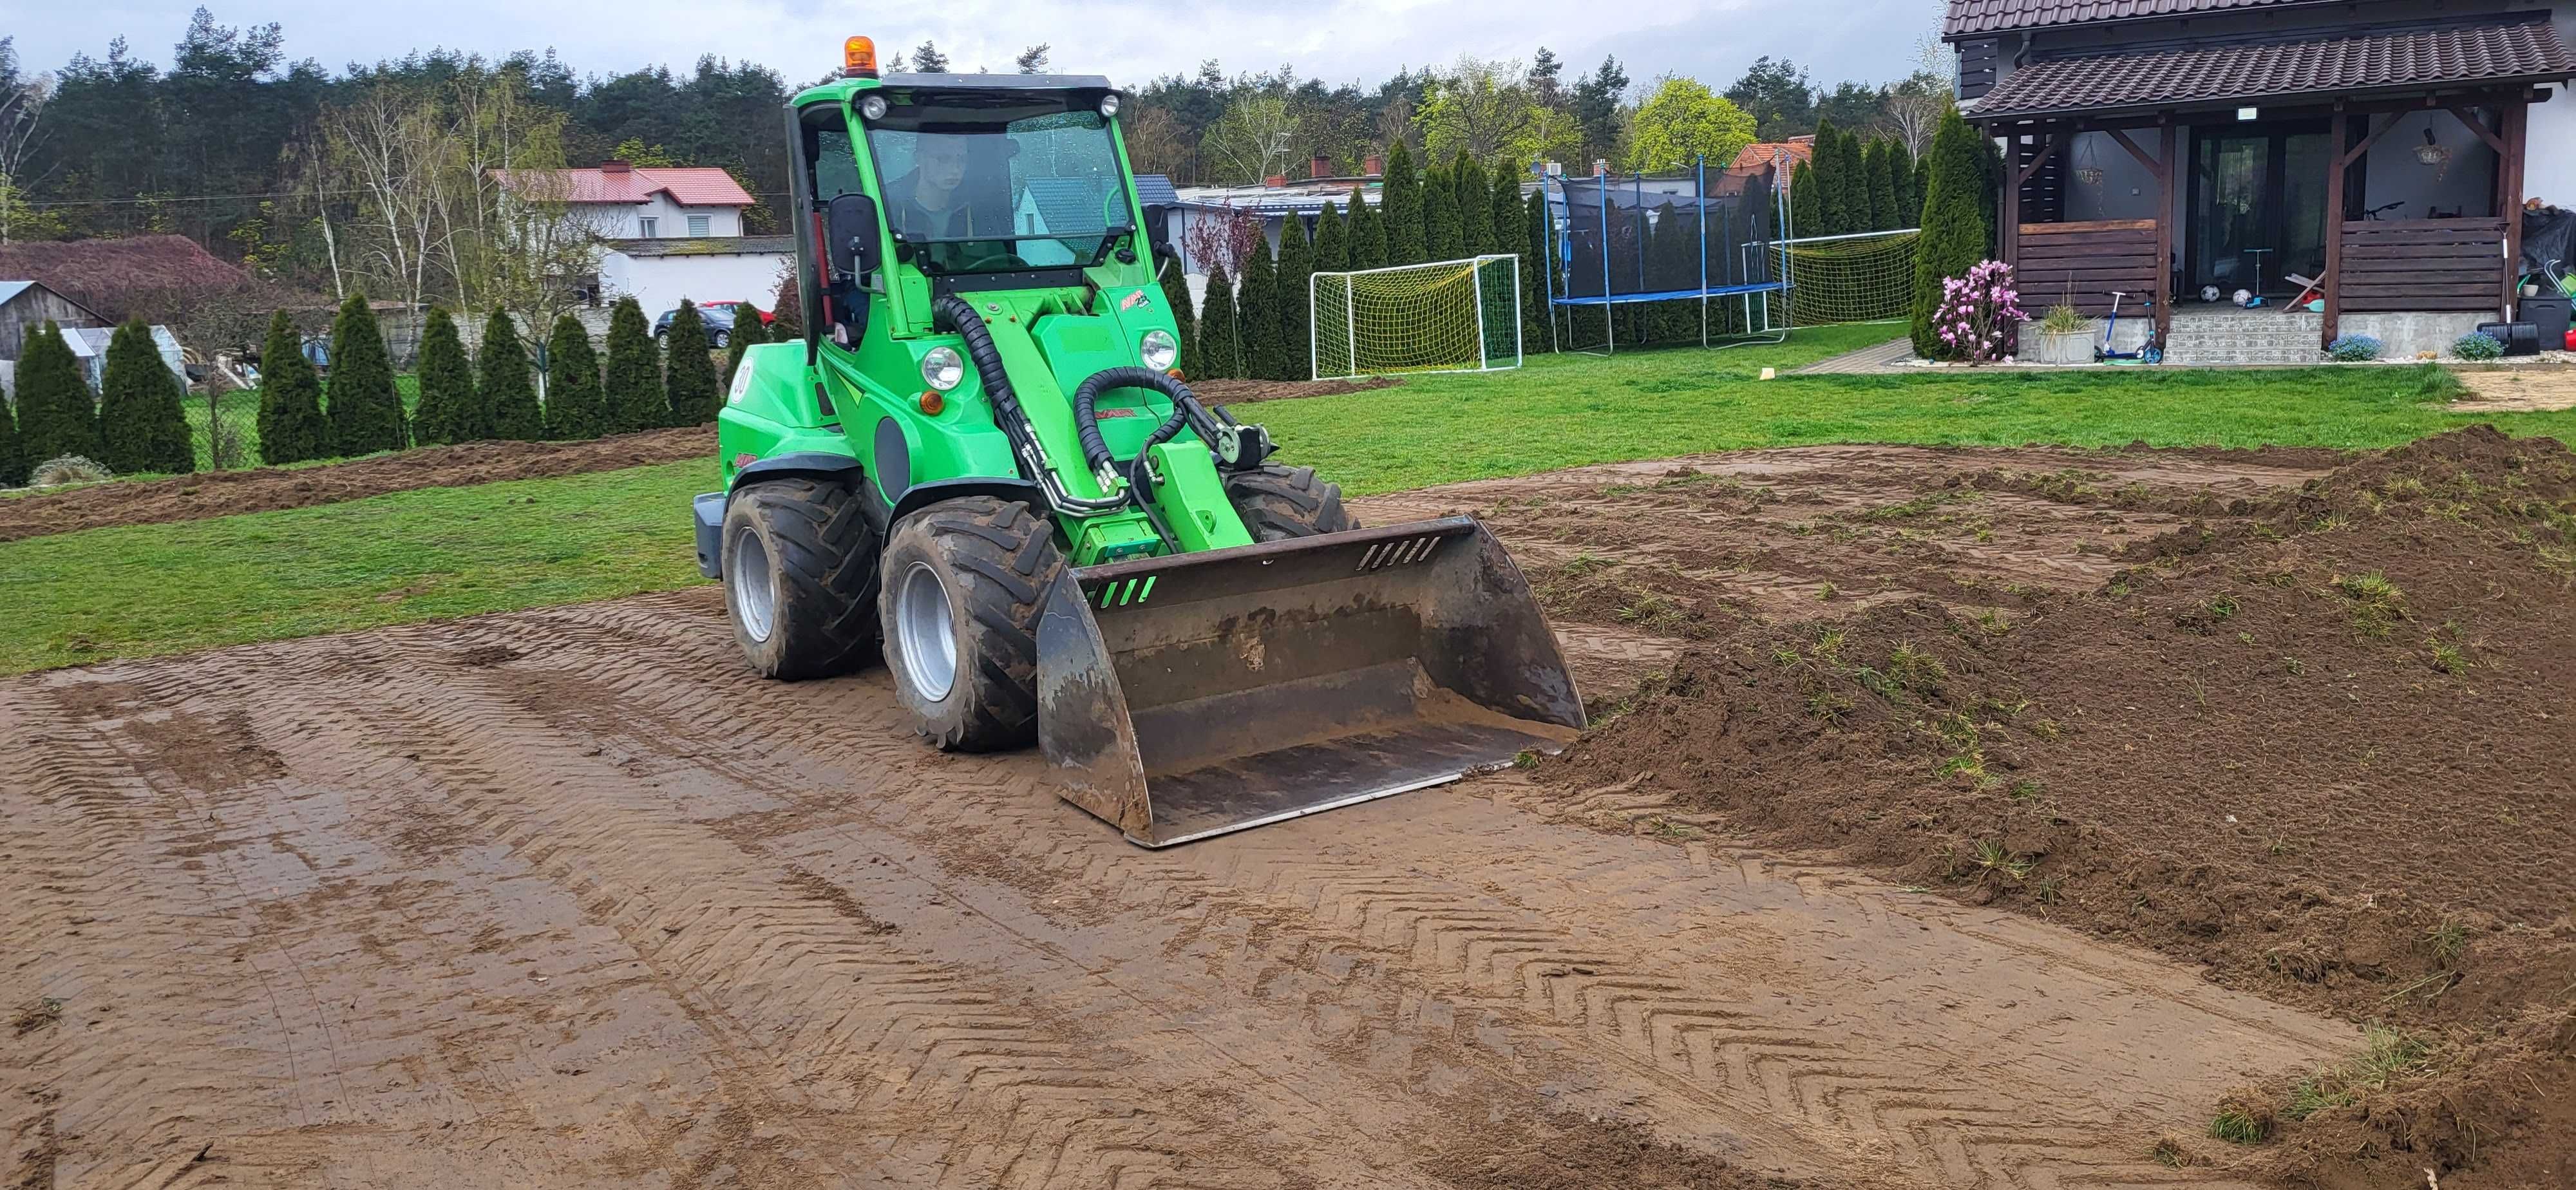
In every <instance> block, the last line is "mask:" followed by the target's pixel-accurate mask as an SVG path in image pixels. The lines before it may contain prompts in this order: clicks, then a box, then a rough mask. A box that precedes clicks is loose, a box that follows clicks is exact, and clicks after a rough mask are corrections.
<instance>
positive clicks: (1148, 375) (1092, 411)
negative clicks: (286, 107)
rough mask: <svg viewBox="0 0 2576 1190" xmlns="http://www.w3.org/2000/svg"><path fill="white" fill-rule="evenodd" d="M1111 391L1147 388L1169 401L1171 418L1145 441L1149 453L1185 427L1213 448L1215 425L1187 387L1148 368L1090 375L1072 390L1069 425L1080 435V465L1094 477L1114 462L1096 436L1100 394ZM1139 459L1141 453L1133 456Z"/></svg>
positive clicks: (1099, 437)
mask: <svg viewBox="0 0 2576 1190" xmlns="http://www.w3.org/2000/svg"><path fill="white" fill-rule="evenodd" d="M1113 388H1150V389H1152V390H1154V391H1155V392H1158V393H1161V394H1163V395H1164V396H1166V397H1170V398H1171V399H1172V415H1171V416H1170V417H1167V418H1165V419H1163V424H1162V425H1160V426H1156V427H1155V428H1154V433H1153V435H1152V436H1151V437H1149V438H1147V439H1146V442H1145V450H1151V449H1153V448H1154V447H1157V446H1160V445H1162V444H1164V443H1166V442H1169V441H1171V440H1172V439H1173V438H1175V437H1177V436H1179V434H1180V432H1181V427H1182V426H1183V425H1187V426H1189V427H1190V428H1192V429H1195V430H1197V431H1198V432H1199V437H1201V438H1202V439H1205V440H1206V442H1207V444H1208V446H1209V447H1210V448H1211V449H1213V448H1214V447H1215V446H1216V421H1215V419H1214V418H1211V417H1210V416H1208V412H1207V409H1206V407H1205V406H1202V405H1200V404H1199V399H1198V396H1197V395H1196V394H1194V393H1192V392H1191V391H1190V386H1188V385H1186V384H1183V383H1181V382H1180V381H1179V380H1176V379H1174V378H1173V377H1171V376H1169V375H1166V374H1164V373H1161V372H1157V371H1155V370H1153V369H1152V368H1110V369H1108V370H1106V371H1102V372H1097V373H1094V374H1093V375H1092V377H1091V379H1089V380H1085V381H1083V382H1082V383H1081V384H1080V385H1078V386H1076V387H1075V388H1074V390H1073V424H1074V428H1075V429H1076V430H1078V431H1080V432H1081V434H1082V461H1083V462H1084V463H1085V464H1086V465H1088V466H1089V467H1090V468H1091V470H1092V472H1093V473H1094V474H1098V473H1099V471H1100V469H1101V468H1103V467H1107V466H1110V465H1111V464H1113V463H1114V462H1116V460H1115V459H1114V458H1113V457H1111V455H1110V453H1109V443H1108V442H1107V441H1106V440H1105V439H1103V438H1102V437H1101V436H1100V414H1099V412H1098V410H1097V408H1096V406H1097V405H1098V403H1099V400H1100V394H1101V393H1103V392H1107V391H1108V390H1110V389H1113ZM1137 454H1138V455H1139V456H1140V457H1141V456H1142V455H1143V454H1144V451H1143V450H1140V451H1138V452H1137Z"/></svg>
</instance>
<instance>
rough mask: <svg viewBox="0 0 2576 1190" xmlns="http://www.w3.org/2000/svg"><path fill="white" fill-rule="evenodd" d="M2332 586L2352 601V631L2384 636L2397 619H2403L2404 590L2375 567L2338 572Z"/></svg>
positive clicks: (2404, 614) (2404, 607) (2404, 611)
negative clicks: (2362, 572)
mask: <svg viewBox="0 0 2576 1190" xmlns="http://www.w3.org/2000/svg"><path fill="white" fill-rule="evenodd" d="M2333 586H2334V589H2335V590H2336V591H2339V592H2341V593H2342V594H2343V597H2344V598H2346V599H2348V600H2351V601H2352V630H2353V631H2354V632H2356V633H2359V634H2361V635H2363V636H2386V635H2388V632H2389V629H2390V628H2391V627H2393V626H2395V624H2396V623H2397V621H2399V620H2402V619H2405V618H2406V592H2405V591H2403V590H2401V589H2399V587H2398V586H2397V584H2396V583H2393V582H2390V581H2389V579H2388V576H2387V575H2385V574H2381V573H2380V572H2378V571H2376V570H2373V571H2370V572H2368V573H2366V574H2338V575H2336V576H2334V580H2333Z"/></svg>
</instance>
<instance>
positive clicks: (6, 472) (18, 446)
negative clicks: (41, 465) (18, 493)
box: [0, 401, 27, 488]
mask: <svg viewBox="0 0 2576 1190" xmlns="http://www.w3.org/2000/svg"><path fill="white" fill-rule="evenodd" d="M25 486H27V452H26V449H25V445H24V444H23V443H21V442H19V441H18V413H17V410H15V409H14V408H12V407H11V403H10V402H8V401H0V488H23V487H25Z"/></svg>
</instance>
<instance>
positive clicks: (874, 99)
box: [859, 95, 886, 120]
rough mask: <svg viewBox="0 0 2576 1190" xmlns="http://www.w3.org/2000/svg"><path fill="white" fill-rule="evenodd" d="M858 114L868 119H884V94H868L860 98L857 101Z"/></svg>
mask: <svg viewBox="0 0 2576 1190" xmlns="http://www.w3.org/2000/svg"><path fill="white" fill-rule="evenodd" d="M859 114H860V115H862V116H866V117H867V118H868V119H870V120H882V119H885V114H886V102H885V96H883V95H870V96H868V97H867V98H865V99H862V100H860V101H859Z"/></svg>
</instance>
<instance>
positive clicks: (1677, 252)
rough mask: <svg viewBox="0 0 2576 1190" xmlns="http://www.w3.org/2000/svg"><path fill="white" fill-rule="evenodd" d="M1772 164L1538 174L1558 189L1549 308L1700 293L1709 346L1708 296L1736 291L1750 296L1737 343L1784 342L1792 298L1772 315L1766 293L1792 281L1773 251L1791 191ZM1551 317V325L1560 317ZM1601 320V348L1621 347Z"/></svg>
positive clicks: (1552, 198)
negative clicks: (1674, 173) (1668, 172)
mask: <svg viewBox="0 0 2576 1190" xmlns="http://www.w3.org/2000/svg"><path fill="white" fill-rule="evenodd" d="M1775 171H1776V166H1775V165H1765V166H1763V167H1762V168H1760V169H1758V170H1748V171H1744V172H1740V173H1739V172H1736V171H1732V170H1722V171H1719V173H1718V174H1717V176H1716V177H1715V179H1713V180H1712V179H1711V178H1710V176H1709V171H1708V166H1707V163H1706V162H1705V161H1702V160H1694V161H1693V162H1692V164H1691V172H1690V173H1688V174H1686V175H1682V176H1680V177H1664V178H1654V177H1648V176H1646V175H1643V174H1634V175H1629V176H1625V177H1622V176H1619V175H1615V174H1606V173H1605V174H1595V175H1593V176H1591V177H1589V178H1568V177H1563V176H1561V175H1554V174H1548V173H1544V172H1542V173H1541V174H1540V182H1539V184H1540V186H1541V187H1542V188H1545V189H1547V190H1550V191H1552V193H1551V194H1549V196H1548V206H1549V208H1550V211H1549V216H1550V217H1549V218H1548V220H1547V227H1548V234H1549V236H1550V237H1551V239H1552V240H1553V241H1554V242H1553V243H1551V244H1550V245H1549V246H1548V251H1547V253H1546V257H1545V261H1546V269H1547V272H1548V277H1547V293H1548V304H1549V306H1550V307H1551V309H1553V308H1554V307H1558V306H1564V307H1573V308H1580V307H1585V306H1601V307H1609V306H1616V305H1623V304H1626V303H1629V302H1672V301H1689V300H1693V299H1696V300H1698V302H1699V304H1700V327H1699V335H1700V345H1701V346H1703V347H1706V346H1709V345H1710V342H1709V317H1708V303H1709V300H1710V299H1712V298H1715V299H1720V300H1723V299H1726V298H1736V299H1739V300H1740V301H1742V302H1743V304H1744V322H1743V326H1744V328H1745V331H1744V334H1743V335H1742V336H1739V337H1737V338H1736V340H1735V341H1736V342H1754V341H1759V342H1772V343H1776V342H1779V341H1780V340H1781V339H1783V338H1785V337H1787V335H1788V331H1789V321H1788V312H1787V303H1785V302H1783V303H1782V304H1781V305H1782V309H1781V311H1780V321H1778V322H1777V323H1774V322H1773V320H1772V309H1771V301H1770V297H1769V295H1770V294H1773V293H1786V292H1788V289H1789V280H1788V278H1787V277H1786V276H1785V275H1783V274H1782V272H1781V270H1780V266H1779V265H1777V264H1775V261H1777V260H1778V258H1779V256H1780V253H1778V252H1776V251H1774V250H1773V249H1774V247H1775V245H1776V241H1777V240H1778V239H1779V238H1781V237H1780V232H1781V229H1783V228H1784V227H1786V226H1787V223H1788V218H1789V209H1788V197H1787V194H1786V193H1785V192H1784V191H1783V190H1782V189H1781V188H1780V187H1778V186H1777V185H1774V182H1775V181H1776V172H1775ZM1757 295H1758V296H1760V298H1761V300H1760V301H1756V300H1755V298H1756V296H1757ZM1548 321H1549V325H1550V329H1551V331H1553V329H1554V324H1555V319H1554V317H1552V316H1551V317H1550V318H1549V320H1548ZM1602 328H1603V334H1604V340H1603V343H1602V346H1601V349H1600V352H1599V353H1600V354H1608V353H1611V352H1615V351H1616V350H1617V349H1618V330H1617V320H1616V319H1611V318H1607V317H1605V318H1603V319H1602ZM1726 345H1731V344H1726ZM1571 350H1576V351H1587V352H1588V351H1591V350H1592V349H1591V348H1588V347H1579V346H1578V347H1572V348H1571Z"/></svg>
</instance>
